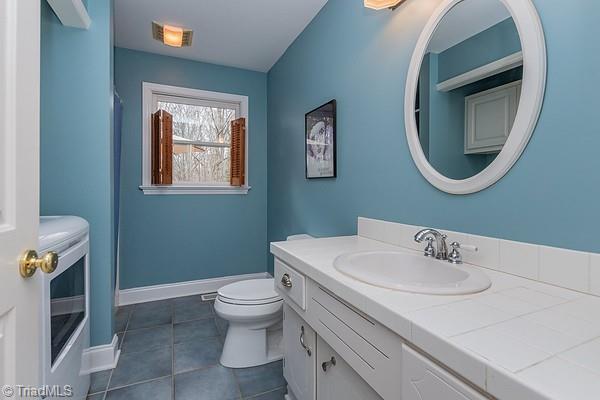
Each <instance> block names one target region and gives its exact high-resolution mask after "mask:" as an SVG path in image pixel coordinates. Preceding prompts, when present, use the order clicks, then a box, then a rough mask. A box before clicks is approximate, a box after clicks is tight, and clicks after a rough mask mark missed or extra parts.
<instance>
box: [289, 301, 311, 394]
mask: <svg viewBox="0 0 600 400" xmlns="http://www.w3.org/2000/svg"><path fill="white" fill-rule="evenodd" d="M316 337H317V335H316V334H315V331H314V330H313V329H312V328H311V327H310V325H308V324H307V323H306V322H305V321H304V320H303V319H302V318H300V316H299V315H298V314H297V313H296V312H295V311H294V310H293V309H292V308H291V307H290V306H289V305H287V304H284V305H283V357H284V358H283V360H284V361H283V376H284V377H285V380H286V381H287V383H288V392H292V393H293V397H292V396H291V395H290V396H289V397H290V398H291V399H292V400H314V398H315V369H316V361H315V360H316V356H317V354H316V349H317V338H316Z"/></svg>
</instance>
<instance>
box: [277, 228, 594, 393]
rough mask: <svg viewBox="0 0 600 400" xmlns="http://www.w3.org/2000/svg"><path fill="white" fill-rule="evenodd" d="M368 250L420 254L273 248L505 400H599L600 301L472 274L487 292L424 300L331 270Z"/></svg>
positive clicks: (330, 246)
mask: <svg viewBox="0 0 600 400" xmlns="http://www.w3.org/2000/svg"><path fill="white" fill-rule="evenodd" d="M370 250H396V251H406V252H410V253H416V252H415V251H414V250H409V249H406V248H403V247H396V246H392V245H388V244H385V243H382V242H378V241H375V240H371V239H367V238H363V237H359V236H347V237H334V238H323V239H309V240H299V241H290V242H276V243H271V252H272V253H273V255H275V256H276V257H277V258H279V259H281V260H282V261H284V262H286V263H288V264H291V265H292V266H293V267H295V268H296V269H298V270H299V271H300V272H302V273H303V274H305V275H306V276H308V277H309V278H311V279H312V280H314V281H315V282H317V283H319V284H321V285H323V286H325V287H327V288H328V289H329V290H331V291H333V292H334V293H335V294H337V295H338V296H340V297H341V298H342V299H344V300H346V301H348V302H349V303H351V304H353V305H354V306H356V307H357V308H359V309H360V310H362V311H363V312H365V313H367V314H368V315H370V316H371V317H373V318H375V319H376V320H377V321H379V322H380V323H381V324H383V325H385V326H387V327H388V328H389V329H391V330H392V331H394V332H396V333H397V334H398V335H400V336H402V337H403V338H405V339H406V340H407V341H409V342H411V343H413V344H414V345H415V346H417V347H419V348H421V349H422V350H424V351H426V352H427V353H429V354H430V355H431V356H433V357H434V358H436V359H438V360H440V361H441V362H443V363H444V364H446V365H447V366H448V367H450V368H451V369H453V370H454V371H456V372H457V373H459V374H460V375H462V376H464V377H465V378H466V379H468V380H470V381H471V382H473V383H474V384H476V385H478V386H479V387H481V388H482V389H484V390H485V391H487V392H488V393H490V394H492V395H493V396H495V397H497V398H499V399H507V400H538V399H560V400H575V399H577V400H586V399H594V400H598V399H600V298H599V297H595V296H590V295H585V294H582V293H578V292H574V291H571V290H567V289H562V288H558V287H555V286H551V285H547V284H543V283H540V282H536V281H532V280H528V279H524V278H520V277H517V276H513V275H508V274H504V273H501V272H497V271H493V270H489V269H485V268H480V267H475V266H472V267H473V268H478V269H480V270H483V271H484V272H485V273H486V274H487V275H488V276H489V277H490V279H491V280H492V286H491V287H490V288H489V289H488V290H486V291H484V292H481V293H478V294H472V295H461V296H436V295H421V294H413V293H406V292H399V291H393V290H389V289H384V288H379V287H375V286H371V285H368V284H365V283H362V282H359V281H356V280H354V279H352V278H349V277H347V276H345V275H342V274H341V273H340V272H338V271H337V270H336V269H335V268H334V267H333V261H334V259H335V258H336V257H337V256H339V255H340V254H343V253H347V252H356V251H370ZM465 265H468V264H465ZM565 268H568V265H565Z"/></svg>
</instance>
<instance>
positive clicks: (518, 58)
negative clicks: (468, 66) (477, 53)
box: [436, 51, 523, 92]
mask: <svg viewBox="0 0 600 400" xmlns="http://www.w3.org/2000/svg"><path fill="white" fill-rule="evenodd" d="M521 65H523V52H522V51H518V52H516V53H514V54H511V55H509V56H506V57H504V58H501V59H499V60H496V61H494V62H491V63H489V64H486V65H483V66H481V67H478V68H475V69H472V70H471V71H468V72H465V73H464V74H460V75H458V76H455V77H453V78H450V79H447V80H445V81H443V82H440V83H438V84H437V86H436V88H437V90H438V91H440V92H449V91H451V90H454V89H458V88H459V87H463V86H466V85H469V84H471V83H473V82H477V81H479V80H482V79H485V78H489V77H490V76H494V75H496V74H499V73H502V72H505V71H508V70H511V69H513V68H516V67H520V66H521Z"/></svg>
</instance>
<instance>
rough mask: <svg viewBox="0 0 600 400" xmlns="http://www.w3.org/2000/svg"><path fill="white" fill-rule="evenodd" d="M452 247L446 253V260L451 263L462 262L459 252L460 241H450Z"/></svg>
mask: <svg viewBox="0 0 600 400" xmlns="http://www.w3.org/2000/svg"><path fill="white" fill-rule="evenodd" d="M450 247H452V251H451V252H450V254H448V262H449V263H451V264H462V262H463V261H462V255H461V254H460V251H458V249H460V243H458V242H452V244H451V245H450Z"/></svg>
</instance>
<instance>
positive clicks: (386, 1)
mask: <svg viewBox="0 0 600 400" xmlns="http://www.w3.org/2000/svg"><path fill="white" fill-rule="evenodd" d="M404 1H405V0H365V7H367V8H372V9H373V10H383V9H385V8H391V9H392V10H393V9H394V8H396V7H398V6H399V5H400V4H401V3H404Z"/></svg>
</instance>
